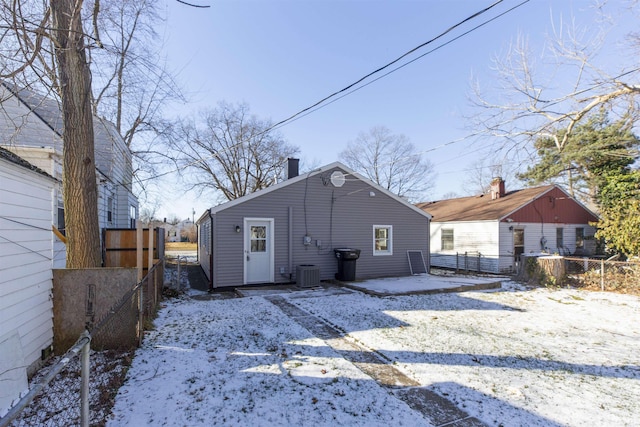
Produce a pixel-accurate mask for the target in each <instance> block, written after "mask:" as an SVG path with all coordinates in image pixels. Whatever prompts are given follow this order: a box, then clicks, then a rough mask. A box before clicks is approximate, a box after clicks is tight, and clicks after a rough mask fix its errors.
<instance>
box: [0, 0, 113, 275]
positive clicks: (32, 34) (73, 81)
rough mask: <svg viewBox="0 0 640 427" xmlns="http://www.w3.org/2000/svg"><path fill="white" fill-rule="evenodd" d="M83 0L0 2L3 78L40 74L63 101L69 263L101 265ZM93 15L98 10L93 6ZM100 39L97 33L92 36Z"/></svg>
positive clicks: (40, 81) (42, 83) (40, 80)
mask: <svg viewBox="0 0 640 427" xmlns="http://www.w3.org/2000/svg"><path fill="white" fill-rule="evenodd" d="M82 6H83V2H82V1H81V0H50V1H49V2H48V3H47V2H44V1H43V2H41V3H39V2H26V3H24V4H23V2H16V1H8V0H5V1H3V2H2V3H0V31H1V32H2V33H1V34H0V38H1V39H2V46H1V47H0V61H1V64H2V65H1V67H2V68H1V70H0V78H2V79H12V80H16V79H19V78H23V81H26V80H27V79H26V78H24V76H25V75H30V76H36V77H37V78H38V84H39V85H40V87H42V86H44V87H49V88H54V89H56V91H57V95H58V97H59V100H60V107H61V111H62V120H63V123H64V129H65V131H64V134H63V138H62V139H63V153H64V154H63V156H64V160H63V168H64V169H63V173H64V182H63V192H64V205H65V222H66V237H67V267H69V268H84V267H98V266H100V265H101V263H102V259H101V253H100V235H99V228H98V199H97V185H96V171H95V156H94V145H93V115H92V111H91V71H90V69H89V63H88V61H87V54H86V52H87V45H88V44H87V34H86V33H85V31H84V28H83V26H82ZM93 13H94V18H95V17H97V15H98V13H99V8H96V9H95V10H94V12H93ZM92 40H94V41H97V38H96V37H93V39H92Z"/></svg>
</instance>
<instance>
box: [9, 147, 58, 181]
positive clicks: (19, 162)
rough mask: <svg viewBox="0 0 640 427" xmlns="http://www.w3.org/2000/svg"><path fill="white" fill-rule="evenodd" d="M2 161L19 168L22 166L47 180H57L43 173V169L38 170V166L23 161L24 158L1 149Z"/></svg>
mask: <svg viewBox="0 0 640 427" xmlns="http://www.w3.org/2000/svg"><path fill="white" fill-rule="evenodd" d="M0 159H4V160H6V161H8V162H11V163H14V164H16V165H18V166H22V167H23V168H26V169H29V170H31V171H33V172H35V173H38V174H40V175H44V176H46V177H47V178H51V179H55V178H53V177H52V176H51V175H49V174H48V173H46V172H45V171H43V170H42V169H40V168H38V167H37V166H34V165H32V164H31V163H29V162H28V161H26V160H25V159H23V158H22V157H20V156H18V155H17V154H15V153H13V152H11V151H9V150H7V149H5V148H2V147H0Z"/></svg>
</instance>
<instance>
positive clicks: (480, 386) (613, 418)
mask: <svg viewBox="0 0 640 427" xmlns="http://www.w3.org/2000/svg"><path fill="white" fill-rule="evenodd" d="M411 279H412V278H407V279H404V280H397V281H396V283H395V284H396V285H397V286H405V285H406V286H407V287H408V288H410V287H411V286H413V285H412V283H411ZM405 280H406V282H405ZM403 283H404V285H403ZM375 285H376V283H375V282H372V286H375ZM378 285H380V284H378ZM385 286H386V285H385ZM273 292H277V291H273ZM196 295H197V292H196V291H190V292H189V294H188V295H187V296H185V297H183V298H178V299H172V300H168V301H166V302H165V304H164V308H163V309H162V310H161V311H160V313H159V316H158V319H157V320H156V322H155V330H153V331H151V332H148V333H147V335H146V338H145V341H144V344H143V346H142V347H141V348H140V349H138V350H137V352H136V356H135V358H134V361H133V364H132V366H131V368H130V370H129V372H128V379H127V381H126V383H125V385H124V386H123V387H122V388H121V389H120V391H119V393H118V396H117V398H116V404H115V406H114V408H113V415H112V418H111V420H110V422H109V423H108V425H109V426H133V425H135V426H142V425H154V426H160V425H167V426H174V425H185V426H186V425H189V426H210V425H232V426H271V425H279V426H285V425H286V426H289V425H296V426H300V425H305V426H306V425H314V426H335V425H362V426H365V425H366V426H401V425H407V426H418V425H423V426H428V425H432V424H431V422H430V421H429V419H427V418H425V417H424V416H423V415H422V414H421V413H419V412H417V411H415V410H414V409H411V408H410V407H409V406H408V405H407V403H405V402H404V401H402V400H401V399H399V398H398V397H397V393H395V391H394V390H393V388H389V387H385V386H383V385H381V384H380V383H379V382H377V381H375V380H374V379H372V377H371V376H369V375H367V374H366V373H365V372H364V371H363V370H362V369H359V367H358V364H357V363H353V361H352V360H350V358H349V357H345V353H344V351H340V349H339V348H337V345H336V341H335V340H332V339H327V338H325V339H321V338H320V337H318V336H317V335H315V334H313V333H312V332H310V331H309V329H307V328H305V327H303V326H301V324H300V323H298V321H299V320H300V319H298V321H296V319H297V318H296V317H295V316H292V315H291V313H290V314H285V312H283V310H281V309H280V308H279V307H278V306H276V305H275V304H274V303H273V302H272V301H273V296H274V293H271V294H269V293H265V294H260V295H256V296H249V297H244V298H237V299H224V300H216V299H212V300H202V299H196V298H192V297H193V296H196ZM204 295H206V294H204ZM204 295H202V296H204ZM276 297H277V298H280V299H281V300H284V301H285V302H286V303H288V304H291V305H293V306H295V307H297V309H301V310H304V311H305V312H307V313H309V314H310V315H311V317H310V318H311V319H317V322H318V323H321V324H323V325H326V326H327V327H330V328H332V330H336V331H340V332H341V334H342V338H341V339H344V340H346V341H348V342H352V343H354V345H357V346H358V347H359V348H365V349H367V350H368V351H370V352H372V354H375V355H377V356H378V357H379V358H380V360H382V361H384V363H386V364H388V365H389V366H391V367H393V368H395V369H396V370H397V371H400V372H401V373H403V374H404V375H406V376H407V377H409V378H410V379H412V380H413V381H415V382H416V383H418V384H419V385H420V386H422V387H424V388H426V389H429V390H432V391H435V392H436V393H437V394H439V395H441V396H444V397H446V398H447V399H449V400H451V401H452V402H453V403H454V404H456V405H457V406H458V407H459V408H460V409H462V410H464V411H466V412H467V413H468V414H469V415H470V416H472V417H476V418H477V419H479V420H481V421H482V422H484V423H486V424H488V425H496V426H500V425H502V426H560V425H562V426H564V425H568V426H585V425H594V426H595V425H597V426H632V425H634V426H635V425H638V424H639V423H640V421H639V418H640V299H639V298H638V297H635V296H629V295H619V294H609V293H597V292H583V291H577V290H549V289H533V290H527V289H524V288H521V287H519V286H518V285H516V284H515V283H511V282H507V283H505V286H504V289H503V290H502V291H499V292H497V291H492V292H489V291H485V292H464V293H447V294H434V295H410V296H391V297H385V298H380V297H374V296H370V295H367V294H365V293H361V292H358V291H354V290H346V289H344V290H343V289H317V290H303V291H299V292H286V293H280V294H278V295H276ZM302 323H304V322H302ZM311 329H312V328H311Z"/></svg>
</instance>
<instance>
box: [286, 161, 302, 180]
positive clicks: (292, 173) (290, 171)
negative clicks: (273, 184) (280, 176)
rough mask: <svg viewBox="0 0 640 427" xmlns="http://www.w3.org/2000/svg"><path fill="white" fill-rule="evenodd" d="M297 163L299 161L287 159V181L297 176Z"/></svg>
mask: <svg viewBox="0 0 640 427" xmlns="http://www.w3.org/2000/svg"><path fill="white" fill-rule="evenodd" d="M299 163H300V159H293V158H291V157H290V158H288V159H287V179H291V178H295V177H296V176H298V174H299V171H298V166H299Z"/></svg>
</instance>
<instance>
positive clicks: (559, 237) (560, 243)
mask: <svg viewBox="0 0 640 427" xmlns="http://www.w3.org/2000/svg"><path fill="white" fill-rule="evenodd" d="M556 247H557V248H558V251H561V250H562V248H564V229H563V228H562V227H560V228H556Z"/></svg>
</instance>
